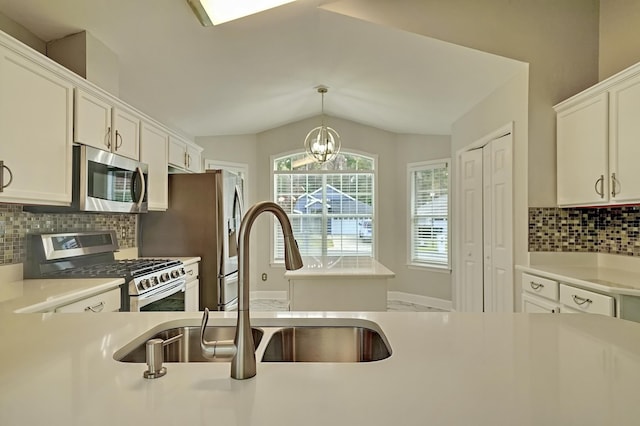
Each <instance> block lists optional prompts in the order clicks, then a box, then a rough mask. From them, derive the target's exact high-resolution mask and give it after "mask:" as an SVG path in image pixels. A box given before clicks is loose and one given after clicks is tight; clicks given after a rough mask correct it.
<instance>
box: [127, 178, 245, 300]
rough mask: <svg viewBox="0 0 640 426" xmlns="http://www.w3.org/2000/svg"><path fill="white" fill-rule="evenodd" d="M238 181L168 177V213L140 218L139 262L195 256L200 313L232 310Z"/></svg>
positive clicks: (240, 197) (240, 188)
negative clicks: (146, 257)
mask: <svg viewBox="0 0 640 426" xmlns="http://www.w3.org/2000/svg"><path fill="white" fill-rule="evenodd" d="M243 185H244V183H243V180H242V178H241V176H239V175H237V174H235V173H232V172H229V171H226V170H209V171H207V173H197V174H174V175H170V176H169V208H168V210H167V211H165V212H149V213H147V214H146V215H144V216H141V217H140V240H139V241H140V244H139V245H140V253H141V254H142V256H200V258H201V261H200V273H199V277H200V291H199V296H200V310H203V309H204V308H209V309H210V310H233V309H235V308H236V307H237V299H238V254H237V251H238V236H237V232H238V230H239V228H240V221H241V220H242V209H243V191H244V188H243Z"/></svg>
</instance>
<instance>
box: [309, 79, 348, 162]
mask: <svg viewBox="0 0 640 426" xmlns="http://www.w3.org/2000/svg"><path fill="white" fill-rule="evenodd" d="M327 90H328V89H327V88H326V87H325V86H320V87H318V93H320V94H321V95H322V110H321V111H322V116H321V117H322V121H321V125H320V126H318V127H316V128H314V129H312V130H311V131H310V132H309V133H308V134H307V137H306V138H305V139H304V148H305V150H306V151H307V154H308V155H309V156H310V157H311V158H313V159H314V160H315V161H317V162H319V163H324V162H327V161H331V160H333V159H334V158H335V157H336V155H338V153H339V152H340V146H341V141H340V135H339V134H338V132H336V131H335V130H334V129H332V128H331V127H328V126H326V125H325V124H324V94H325V93H327Z"/></svg>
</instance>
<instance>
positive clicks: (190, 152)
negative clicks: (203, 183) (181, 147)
mask: <svg viewBox="0 0 640 426" xmlns="http://www.w3.org/2000/svg"><path fill="white" fill-rule="evenodd" d="M187 170H189V171H190V172H193V173H200V172H201V171H202V155H201V151H200V150H199V149H197V148H196V147H194V146H192V145H187Z"/></svg>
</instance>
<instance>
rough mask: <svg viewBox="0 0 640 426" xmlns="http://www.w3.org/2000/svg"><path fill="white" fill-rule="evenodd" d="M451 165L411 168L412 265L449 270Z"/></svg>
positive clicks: (441, 163) (441, 162)
mask: <svg viewBox="0 0 640 426" xmlns="http://www.w3.org/2000/svg"><path fill="white" fill-rule="evenodd" d="M448 165H449V162H448V160H439V161H433V162H424V163H412V164H409V165H408V172H409V188H410V191H411V193H410V200H411V206H410V212H411V213H410V215H411V217H410V218H409V219H410V223H411V231H410V255H411V259H410V263H411V264H414V265H422V266H433V267H439V268H448V267H449V264H450V263H449V182H450V181H449V168H448Z"/></svg>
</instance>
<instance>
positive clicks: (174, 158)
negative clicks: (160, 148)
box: [169, 135, 202, 173]
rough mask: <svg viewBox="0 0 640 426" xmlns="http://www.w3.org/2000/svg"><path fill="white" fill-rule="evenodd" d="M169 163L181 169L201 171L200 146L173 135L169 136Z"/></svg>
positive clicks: (194, 171) (193, 171)
mask: <svg viewBox="0 0 640 426" xmlns="http://www.w3.org/2000/svg"><path fill="white" fill-rule="evenodd" d="M169 165H170V166H173V167H177V168H179V169H181V170H184V171H187V172H191V173H200V172H201V171H202V148H201V147H199V146H197V145H194V144H192V143H191V142H187V141H186V140H184V139H181V138H178V137H176V136H174V135H171V136H169Z"/></svg>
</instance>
